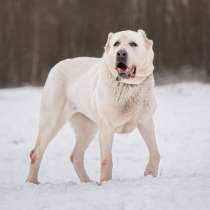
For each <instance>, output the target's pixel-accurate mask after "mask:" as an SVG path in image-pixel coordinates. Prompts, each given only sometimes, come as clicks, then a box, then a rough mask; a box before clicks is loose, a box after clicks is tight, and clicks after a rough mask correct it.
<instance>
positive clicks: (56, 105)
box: [27, 75, 66, 184]
mask: <svg viewBox="0 0 210 210" xmlns="http://www.w3.org/2000/svg"><path fill="white" fill-rule="evenodd" d="M65 105H66V99H65V93H64V86H63V83H62V82H61V80H60V79H59V77H57V76H56V77H55V75H49V77H48V80H47V82H46V85H45V87H44V90H43V95H42V102H41V110H40V123H39V131H38V137H37V140H36V144H35V147H34V148H33V149H32V151H31V152H30V159H31V164H30V170H29V174H28V178H27V181H28V182H32V183H35V184H38V172H39V168H40V163H41V160H42V157H43V155H44V152H45V150H46V148H47V145H48V144H49V142H50V141H51V140H52V139H53V137H54V136H55V135H56V134H57V132H58V131H59V130H60V129H61V127H62V126H63V124H64V122H65V118H64V114H65V113H64V110H65Z"/></svg>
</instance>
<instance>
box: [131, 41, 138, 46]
mask: <svg viewBox="0 0 210 210" xmlns="http://www.w3.org/2000/svg"><path fill="white" fill-rule="evenodd" d="M129 45H130V46H131V47H137V46H138V45H137V44H136V42H130V43H129Z"/></svg>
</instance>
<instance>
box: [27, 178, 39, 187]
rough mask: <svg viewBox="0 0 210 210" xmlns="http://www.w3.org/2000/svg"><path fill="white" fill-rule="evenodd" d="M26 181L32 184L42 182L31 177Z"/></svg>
mask: <svg viewBox="0 0 210 210" xmlns="http://www.w3.org/2000/svg"><path fill="white" fill-rule="evenodd" d="M26 182H27V183H31V184H35V185H38V184H40V182H39V181H38V180H37V179H30V178H28V179H27V180H26Z"/></svg>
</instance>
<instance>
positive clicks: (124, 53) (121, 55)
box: [117, 49, 128, 60]
mask: <svg viewBox="0 0 210 210" xmlns="http://www.w3.org/2000/svg"><path fill="white" fill-rule="evenodd" d="M127 56H128V53H127V51H126V50H125V49H121V50H119V51H118V52H117V58H118V59H120V60H121V59H122V60H124V59H126V58H127Z"/></svg>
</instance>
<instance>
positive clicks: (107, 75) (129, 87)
mask: <svg viewBox="0 0 210 210" xmlns="http://www.w3.org/2000/svg"><path fill="white" fill-rule="evenodd" d="M152 75H153V74H152V73H151V74H149V75H148V76H146V77H144V78H142V79H141V81H140V82H139V84H129V83H125V82H121V81H118V80H117V79H116V78H115V77H114V76H113V75H112V73H111V72H110V71H109V70H108V69H106V68H103V71H101V76H102V77H103V81H104V83H105V86H106V88H107V91H108V93H109V94H110V96H112V99H113V100H114V102H116V103H118V104H121V105H124V104H127V103H129V102H131V101H132V103H138V101H137V100H138V98H139V97H138V96H139V95H140V94H141V92H142V91H141V90H142V87H143V86H144V83H145V82H146V81H147V80H148V79H149V78H151V77H153V76H152Z"/></svg>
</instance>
